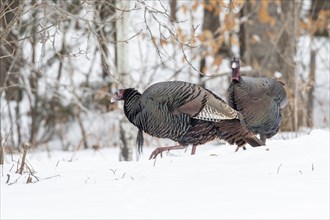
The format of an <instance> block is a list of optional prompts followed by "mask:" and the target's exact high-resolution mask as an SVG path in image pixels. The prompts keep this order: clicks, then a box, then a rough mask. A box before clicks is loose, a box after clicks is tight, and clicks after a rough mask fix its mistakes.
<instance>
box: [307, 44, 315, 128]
mask: <svg viewBox="0 0 330 220" xmlns="http://www.w3.org/2000/svg"><path fill="white" fill-rule="evenodd" d="M315 63H316V51H315V50H312V51H311V63H310V71H309V75H308V81H307V102H306V104H307V106H306V109H307V127H310V128H312V127H313V125H314V124H313V109H314V94H313V93H314V88H315V69H316V64H315Z"/></svg>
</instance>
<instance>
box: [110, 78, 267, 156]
mask: <svg viewBox="0 0 330 220" xmlns="http://www.w3.org/2000/svg"><path fill="white" fill-rule="evenodd" d="M116 100H124V113H125V115H126V117H127V118H128V120H129V121H130V122H131V123H132V124H134V125H135V126H136V127H137V128H138V129H139V131H138V135H137V145H138V151H139V153H141V152H142V146H143V132H145V133H147V134H149V135H151V136H155V137H159V138H169V139H172V140H174V141H176V142H178V143H179V144H180V145H175V146H170V147H159V148H157V149H156V150H154V151H153V152H152V154H151V155H150V159H152V158H156V157H157V155H158V154H160V153H162V152H163V151H166V150H172V149H183V148H186V147H187V146H188V145H189V144H192V145H193V150H192V154H194V153H195V149H196V146H197V145H200V144H204V143H206V142H208V141H211V140H213V139H215V138H220V139H223V140H226V141H227V142H228V143H229V144H237V145H238V146H243V145H245V143H246V142H247V143H249V144H250V145H251V146H253V147H257V146H261V145H264V143H263V142H262V141H260V140H259V139H258V138H257V137H256V136H255V135H254V134H253V133H252V132H250V131H249V130H248V129H247V128H245V127H244V126H243V125H242V124H241V123H240V120H242V118H241V117H242V116H241V114H240V113H238V112H237V111H235V110H234V109H232V108H231V107H230V106H229V105H227V104H226V103H225V101H223V100H222V99H221V98H220V97H218V96H217V95H215V94H213V93H212V92H211V91H208V90H206V89H204V88H202V87H200V86H198V85H195V84H191V83H188V82H182V81H169V82H160V83H156V84H153V85H152V86H150V87H149V88H147V89H146V90H145V91H144V93H143V94H141V93H140V92H138V91H137V90H135V89H134V88H128V89H121V90H119V91H118V92H117V93H116V94H115V96H114V97H113V99H112V101H116Z"/></svg>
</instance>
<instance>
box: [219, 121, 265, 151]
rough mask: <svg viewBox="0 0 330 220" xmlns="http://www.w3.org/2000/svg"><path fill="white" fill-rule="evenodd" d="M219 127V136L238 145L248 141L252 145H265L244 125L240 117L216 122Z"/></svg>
mask: <svg viewBox="0 0 330 220" xmlns="http://www.w3.org/2000/svg"><path fill="white" fill-rule="evenodd" d="M216 126H217V127H218V136H219V138H220V139H222V140H225V141H227V142H228V143H229V144H237V146H238V147H241V146H244V145H245V144H246V143H248V144H250V145H251V146H252V147H259V146H264V145H265V143H264V142H263V141H261V140H260V139H258V138H257V137H256V136H255V135H254V134H253V133H252V132H251V131H249V130H248V129H247V128H246V127H245V126H243V125H242V124H241V123H240V121H239V120H238V119H236V120H223V121H220V122H217V123H216Z"/></svg>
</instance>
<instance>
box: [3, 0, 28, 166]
mask: <svg viewBox="0 0 330 220" xmlns="http://www.w3.org/2000/svg"><path fill="white" fill-rule="evenodd" d="M22 5H23V3H22V2H21V1H18V0H15V1H7V0H0V26H1V31H0V99H2V94H3V92H4V93H5V97H6V99H7V100H8V102H9V101H11V100H13V101H17V103H18V102H20V101H21V99H22V89H21V88H20V87H19V86H18V84H19V74H20V66H19V63H20V62H19V57H20V51H19V49H18V41H17V37H16V35H15V34H14V33H13V31H12V30H13V29H14V28H15V24H16V23H17V21H18V20H19V19H20V17H21V14H22ZM2 108H3V106H2V101H1V100H0V117H1V116H2V115H1V114H2ZM11 127H12V128H13V127H14V125H13V124H12V125H11ZM10 132H13V130H12V129H11V131H10ZM4 144H5V143H4V136H3V134H2V120H0V165H2V164H3V163H4Z"/></svg>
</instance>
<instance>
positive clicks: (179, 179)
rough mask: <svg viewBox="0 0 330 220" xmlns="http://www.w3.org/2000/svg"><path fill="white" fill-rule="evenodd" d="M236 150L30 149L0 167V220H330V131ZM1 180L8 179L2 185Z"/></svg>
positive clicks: (211, 146)
mask: <svg viewBox="0 0 330 220" xmlns="http://www.w3.org/2000/svg"><path fill="white" fill-rule="evenodd" d="M281 136H284V135H277V138H273V139H271V140H269V141H268V142H267V146H265V147H260V148H250V147H249V148H247V150H245V151H244V150H240V151H238V152H234V150H235V147H234V146H229V145H228V144H221V142H210V143H209V144H206V145H203V146H199V147H198V148H197V152H196V155H193V156H191V155H190V148H189V149H187V150H186V151H185V150H178V151H172V152H169V153H168V154H164V155H163V157H162V158H160V157H159V158H157V159H156V160H148V156H149V154H150V152H151V151H152V150H153V149H154V147H145V149H144V151H145V152H144V154H143V156H142V157H141V158H140V160H139V161H133V162H118V153H119V149H118V148H104V149H99V150H97V151H95V150H80V151H76V152H64V151H52V152H42V151H32V150H31V152H29V153H28V157H27V158H28V165H29V167H31V168H33V170H34V171H35V172H36V173H35V174H34V175H35V176H36V177H37V178H38V179H39V181H37V180H36V178H34V177H33V178H32V183H29V184H26V179H27V177H28V173H24V174H23V175H22V176H21V175H19V174H16V173H15V171H16V167H17V163H16V162H15V161H17V159H18V155H16V154H14V155H10V154H7V155H6V158H5V159H6V163H5V165H4V166H3V167H2V168H1V169H2V170H1V219H17V218H18V219H159V218H166V219H172V218H176V219H178V218H185V219H270V218H272V219H274V218H275V219H329V130H313V131H311V132H310V133H309V134H307V133H305V134H303V135H300V136H299V137H297V138H293V139H286V140H284V139H283V138H281ZM8 175H9V176H10V179H9V181H8V183H6V182H7V180H8Z"/></svg>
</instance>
